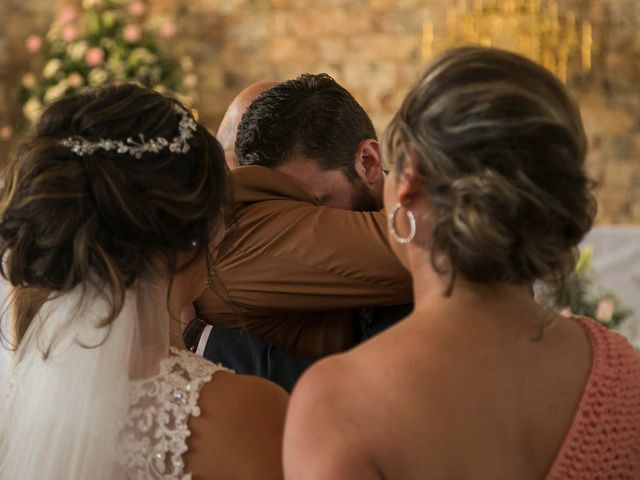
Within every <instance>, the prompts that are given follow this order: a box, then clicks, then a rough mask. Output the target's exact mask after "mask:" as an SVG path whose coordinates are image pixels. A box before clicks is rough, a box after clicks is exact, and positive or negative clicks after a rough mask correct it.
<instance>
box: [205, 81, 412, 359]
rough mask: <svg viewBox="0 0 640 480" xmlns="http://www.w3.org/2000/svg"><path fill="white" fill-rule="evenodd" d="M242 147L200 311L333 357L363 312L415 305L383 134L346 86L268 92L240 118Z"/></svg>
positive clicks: (320, 84) (287, 85) (290, 85)
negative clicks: (385, 190)
mask: <svg viewBox="0 0 640 480" xmlns="http://www.w3.org/2000/svg"><path fill="white" fill-rule="evenodd" d="M235 154H236V156H237V162H238V164H239V165H241V166H239V167H237V168H234V169H233V170H232V182H233V185H234V189H235V199H236V212H235V213H236V218H235V222H234V223H233V224H232V225H230V226H229V227H228V229H227V231H226V233H225V239H224V240H223V242H222V244H221V245H220V247H219V248H218V250H217V254H216V256H215V259H214V261H213V265H212V270H211V281H210V285H209V288H207V289H206V290H205V292H204V294H203V295H202V296H201V297H200V298H199V299H198V301H197V302H196V310H197V313H198V316H199V317H200V318H202V319H204V320H206V321H207V322H209V323H211V324H214V325H222V326H226V327H234V328H241V329H244V330H246V331H249V332H250V333H252V334H254V335H257V336H260V337H263V338H265V339H267V340H268V341H270V342H272V343H273V344H274V345H276V346H278V347H280V348H282V349H285V350H287V351H290V352H294V353H296V354H298V355H312V356H323V355H327V354H330V353H334V352H338V351H342V350H345V349H347V348H349V347H351V346H352V345H353V344H354V341H355V340H358V338H354V331H353V325H354V313H353V312H354V309H355V308H360V307H375V306H383V305H396V304H402V303H406V302H408V301H410V300H411V287H410V279H409V276H408V273H407V272H406V271H405V270H404V268H403V267H402V266H401V265H400V264H399V263H398V261H397V260H396V258H395V256H394V255H393V254H392V253H391V250H390V249H389V245H388V239H387V235H386V217H385V215H384V213H383V212H382V211H380V210H379V209H380V208H381V197H382V186H383V181H384V173H383V171H382V167H381V164H380V158H379V154H378V143H377V141H376V135H375V131H374V129H373V126H372V124H371V121H370V120H369V118H368V116H367V115H366V113H365V112H364V110H363V109H362V108H361V107H360V105H358V104H357V102H356V101H355V100H354V99H353V97H352V96H351V95H350V94H349V93H348V92H347V91H346V90H345V89H344V88H342V87H341V86H340V85H338V84H337V83H336V82H335V81H334V80H333V79H331V78H330V77H328V76H327V75H322V74H321V75H303V76H301V77H299V78H298V79H296V80H290V81H287V82H283V83H281V84H278V85H276V86H274V87H273V88H270V89H269V90H267V91H266V92H264V93H262V94H261V95H260V96H259V97H258V98H257V99H256V100H255V101H254V102H253V103H252V104H251V106H250V107H249V108H248V109H247V111H246V112H245V114H244V115H243V116H242V121H241V123H240V125H239V127H238V137H237V141H236V148H235ZM214 331H215V330H214ZM231 348H232V347H231Z"/></svg>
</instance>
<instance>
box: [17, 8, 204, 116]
mask: <svg viewBox="0 0 640 480" xmlns="http://www.w3.org/2000/svg"><path fill="white" fill-rule="evenodd" d="M145 14H146V4H145V3H144V0H83V1H82V8H81V9H78V8H76V7H75V6H72V5H67V6H66V7H64V8H62V10H61V11H60V13H59V14H58V16H57V18H56V19H55V21H54V22H53V23H52V25H51V27H50V29H49V31H48V32H47V34H46V35H45V36H44V37H41V36H39V35H36V34H33V35H30V36H28V37H27V38H26V40H25V47H26V49H27V51H28V52H29V53H30V54H32V55H34V56H35V57H36V60H35V63H36V66H37V68H36V70H37V69H40V71H39V73H37V74H36V73H33V72H31V73H27V74H25V75H24V76H23V77H22V82H21V87H20V91H19V100H20V102H21V104H22V111H23V113H24V116H25V118H26V119H27V120H28V121H29V122H31V123H33V121H34V120H35V119H36V118H37V117H38V115H39V113H40V110H41V109H42V106H43V105H45V104H46V103H48V102H50V101H52V100H54V99H56V98H59V97H62V96H64V95H72V94H74V93H77V92H79V91H81V90H82V89H83V88H86V87H87V86H88V87H99V86H102V85H105V84H108V83H112V82H125V81H130V82H136V83H138V84H140V85H143V86H145V87H148V88H154V89H156V90H158V91H160V92H171V93H173V94H175V95H177V96H178V97H179V98H180V99H181V100H183V101H185V102H186V103H191V102H192V101H193V100H194V90H195V87H196V86H197V83H198V78H197V76H196V74H195V73H194V72H193V62H192V61H191V59H190V58H182V59H181V60H180V61H179V62H178V61H176V59H174V58H171V57H170V56H168V55H165V54H164V53H163V51H162V49H161V45H160V42H159V41H158V40H157V39H158V37H160V38H162V39H164V40H168V39H170V38H171V37H172V36H173V35H174V34H175V32H176V27H175V25H174V24H173V23H171V22H169V21H167V22H164V23H158V24H156V25H155V28H152V25H150V23H151V22H147V21H146V20H145Z"/></svg>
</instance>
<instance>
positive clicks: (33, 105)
mask: <svg viewBox="0 0 640 480" xmlns="http://www.w3.org/2000/svg"><path fill="white" fill-rule="evenodd" d="M41 111H42V103H40V100H38V99H37V98H36V97H31V98H30V99H29V100H27V103H25V104H24V106H23V107H22V113H23V114H24V116H25V118H26V119H27V120H29V121H30V122H31V123H35V121H36V120H37V119H38V117H39V116H40V112H41Z"/></svg>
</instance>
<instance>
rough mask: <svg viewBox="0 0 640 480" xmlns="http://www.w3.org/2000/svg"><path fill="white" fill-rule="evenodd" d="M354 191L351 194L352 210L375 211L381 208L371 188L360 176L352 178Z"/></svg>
mask: <svg viewBox="0 0 640 480" xmlns="http://www.w3.org/2000/svg"><path fill="white" fill-rule="evenodd" d="M351 186H352V187H353V193H352V194H351V210H353V211H356V212H375V211H377V210H380V208H381V207H380V206H379V205H378V202H377V201H376V199H375V197H374V196H373V193H372V192H371V190H370V189H369V188H368V187H367V185H366V184H365V183H364V180H362V179H361V178H360V177H355V178H353V179H352V180H351Z"/></svg>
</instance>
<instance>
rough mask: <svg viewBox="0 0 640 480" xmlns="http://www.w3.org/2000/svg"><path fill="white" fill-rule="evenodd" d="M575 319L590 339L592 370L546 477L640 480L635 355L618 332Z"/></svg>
mask: <svg viewBox="0 0 640 480" xmlns="http://www.w3.org/2000/svg"><path fill="white" fill-rule="evenodd" d="M575 320H576V321H578V323H580V324H581V325H582V327H583V328H584V330H585V331H586V332H587V334H588V336H589V340H590V341H591V350H592V365H591V372H590V373H589V378H588V380H587V385H586V387H585V390H584V393H583V394H582V399H581V400H580V404H579V406H578V410H577V411H576V414H575V417H574V419H573V422H572V424H571V427H570V428H569V431H568V432H567V434H566V436H565V438H564V441H563V442H562V447H561V448H560V451H559V452H558V456H557V457H556V460H555V461H554V463H553V466H552V467H551V470H550V471H549V474H548V476H547V479H548V480H561V479H562V480H573V479H580V480H589V479H602V480H605V479H616V480H619V479H635V480H637V479H640V356H639V355H638V353H637V352H635V351H634V350H633V348H632V347H631V345H629V343H628V342H627V341H626V340H625V339H624V338H623V337H622V336H621V335H619V334H617V333H614V332H612V331H611V330H607V329H606V328H604V327H602V326H601V325H599V324H598V323H596V322H594V321H593V320H591V319H589V318H579V317H576V318H575Z"/></svg>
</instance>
